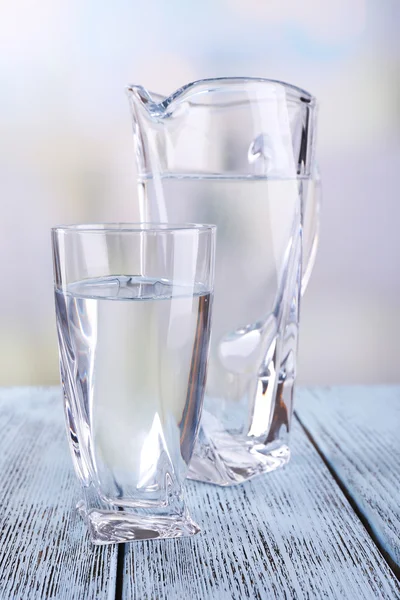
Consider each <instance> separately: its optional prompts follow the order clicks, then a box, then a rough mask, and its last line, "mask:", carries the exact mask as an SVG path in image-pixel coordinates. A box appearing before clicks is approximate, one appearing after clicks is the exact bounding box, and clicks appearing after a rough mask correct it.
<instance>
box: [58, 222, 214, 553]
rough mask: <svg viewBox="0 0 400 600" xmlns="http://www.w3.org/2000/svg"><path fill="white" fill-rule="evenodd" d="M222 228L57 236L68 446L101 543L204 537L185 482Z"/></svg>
mask: <svg viewBox="0 0 400 600" xmlns="http://www.w3.org/2000/svg"><path fill="white" fill-rule="evenodd" d="M215 234H216V228H215V226H213V225H192V224H189V225H184V224H180V225H173V224H148V223H140V224H100V225H73V226H67V227H56V228H54V229H53V230H52V245H53V263H54V283H55V305H56V317H57V332H58V343H59V354H60V371H61V381H62V386H63V391H64V407H65V417H66V424H67V433H68V441H69V445H70V449H71V453H72V457H73V462H74V466H75V470H76V473H77V475H78V478H79V480H80V482H81V484H82V489H83V499H82V501H81V502H80V503H79V505H78V508H79V510H80V512H81V514H82V516H83V517H84V518H85V520H86V521H87V524H88V527H89V531H90V535H91V538H92V541H93V542H94V543H96V544H106V543H114V542H125V541H130V540H138V539H150V538H174V537H181V536H185V535H193V534H196V533H198V532H199V528H198V526H197V525H196V523H194V522H193V520H192V519H191V517H190V515H189V514H188V511H187V508H186V506H185V502H184V497H183V491H182V485H183V482H184V480H185V477H186V474H187V470H188V464H189V461H190V459H191V456H192V452H193V447H194V443H195V440H196V436H197V431H198V428H199V422H200V416H201V409H202V403H203V395H204V387H205V379H206V368H207V359H208V347H209V337H210V318H211V306H212V297H213V278H214V249H215Z"/></svg>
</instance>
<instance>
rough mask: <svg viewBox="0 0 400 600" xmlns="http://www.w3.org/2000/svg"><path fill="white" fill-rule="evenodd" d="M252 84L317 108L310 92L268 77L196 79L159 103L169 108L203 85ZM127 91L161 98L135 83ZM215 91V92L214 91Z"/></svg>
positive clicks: (126, 88)
mask: <svg viewBox="0 0 400 600" xmlns="http://www.w3.org/2000/svg"><path fill="white" fill-rule="evenodd" d="M239 83H242V84H252V83H262V84H269V85H279V86H282V87H283V88H284V89H285V90H286V91H287V92H288V93H289V95H290V96H291V97H293V98H295V99H296V101H298V102H300V103H301V102H302V103H305V104H309V105H310V106H313V107H314V106H316V104H317V101H316V97H315V96H314V95H313V94H311V93H310V92H308V91H307V90H305V89H304V88H301V87H299V86H297V85H294V84H292V83H289V82H287V81H282V80H280V79H269V78H267V77H246V76H236V77H208V78H204V79H196V80H194V81H190V82H189V83H186V84H185V85H183V86H182V87H180V88H178V89H177V90H176V91H175V92H172V94H170V95H169V96H163V95H161V96H162V100H161V102H160V103H159V106H164V107H168V106H169V105H170V104H171V103H172V102H173V101H174V100H176V99H178V98H181V97H184V96H185V95H186V92H188V91H189V90H192V89H193V88H195V87H197V86H201V85H207V86H218V85H220V86H224V85H229V84H239ZM125 90H126V92H127V93H128V94H129V93H131V92H134V91H135V90H141V91H142V92H144V94H145V96H146V97H147V96H149V99H150V100H151V101H153V100H152V96H153V95H154V96H160V94H153V93H152V92H149V91H148V90H146V89H145V88H144V87H143V86H141V85H136V84H134V83H129V84H128V85H127V86H125ZM212 91H215V90H212ZM155 104H157V102H155Z"/></svg>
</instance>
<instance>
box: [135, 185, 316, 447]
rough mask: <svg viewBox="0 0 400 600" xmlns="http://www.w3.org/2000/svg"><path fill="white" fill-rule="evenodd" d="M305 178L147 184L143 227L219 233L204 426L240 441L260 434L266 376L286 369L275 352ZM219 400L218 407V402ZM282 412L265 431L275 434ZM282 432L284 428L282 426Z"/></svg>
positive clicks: (265, 422) (265, 418) (143, 193)
mask: <svg viewBox="0 0 400 600" xmlns="http://www.w3.org/2000/svg"><path fill="white" fill-rule="evenodd" d="M303 183H304V182H302V180H301V179H286V180H282V179H280V180H278V179H277V180H273V179H266V178H257V177H232V178H229V177H207V176H206V177H198V176H194V175H193V176H190V175H189V176H188V175H169V176H167V177H163V178H161V179H159V180H153V179H152V178H142V179H141V181H140V187H139V190H140V206H141V218H142V219H143V220H155V219H156V220H157V219H159V220H160V221H170V222H181V221H182V222H187V221H189V222H198V223H214V224H216V225H217V227H218V231H217V249H216V271H215V297H214V309H213V310H214V313H213V331H212V337H211V346H210V362H209V368H208V378H207V386H206V396H205V406H204V408H205V411H204V416H203V423H204V424H207V428H208V429H215V430H217V429H218V427H219V426H221V424H223V426H222V427H221V429H222V428H223V429H224V430H225V431H228V432H229V433H231V434H232V435H234V436H237V435H239V436H241V435H245V436H247V435H254V434H255V431H254V427H253V431H252V430H251V428H252V426H251V423H250V421H251V419H253V418H254V410H250V411H249V406H250V407H251V404H252V403H254V401H255V400H254V398H255V395H256V389H257V385H258V381H259V380H258V377H259V375H260V372H263V373H266V372H268V370H274V369H275V370H276V369H279V365H274V364H273V362H274V361H276V360H277V353H276V351H275V345H276V341H277V339H278V338H279V337H280V336H281V334H282V327H283V323H282V306H283V304H284V303H285V302H286V301H287V299H285V298H284V295H285V289H284V288H285V285H286V277H287V266H288V265H287V262H288V256H289V255H290V249H291V245H292V244H293V240H294V239H295V238H296V234H297V229H296V227H299V212H300V208H299V207H300V201H301V193H302V186H303ZM216 399H217V400H218V401H216ZM273 411H274V406H273V404H271V406H270V410H269V415H267V416H266V415H265V414H264V416H263V422H262V423H259V428H258V429H259V431H258V432H257V435H258V434H260V433H261V432H266V431H268V427H269V425H270V422H271V419H272V414H273ZM278 430H279V424H278Z"/></svg>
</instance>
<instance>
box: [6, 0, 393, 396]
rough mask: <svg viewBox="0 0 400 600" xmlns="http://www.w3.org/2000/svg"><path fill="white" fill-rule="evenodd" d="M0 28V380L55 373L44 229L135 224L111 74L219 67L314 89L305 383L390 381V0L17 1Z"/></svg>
mask: <svg viewBox="0 0 400 600" xmlns="http://www.w3.org/2000/svg"><path fill="white" fill-rule="evenodd" d="M0 40H1V48H2V51H1V53H0V81H1V86H0V89H1V92H0V139H1V146H0V202H1V206H0V208H1V213H0V214H1V219H0V257H1V261H0V278H1V279H0V280H1V295H0V384H3V385H5V384H10V385H14V384H48V383H55V382H57V381H58V366H57V362H58V356H57V346H56V333H55V321H54V306H53V297H52V265H51V253H50V236H49V229H50V227H51V226H52V225H56V224H60V223H67V222H78V221H81V222H82V221H101V220H111V221H116V220H133V219H135V218H137V205H136V190H135V172H134V153H133V142H132V134H131V123H130V115H129V110H128V103H127V99H126V97H125V94H124V86H125V85H126V84H127V83H129V82H134V83H142V84H143V85H145V86H146V87H149V88H150V89H152V90H155V91H160V92H165V93H166V94H169V93H170V92H172V91H173V90H174V89H176V88H177V87H179V86H180V85H182V84H184V83H187V82H188V81H191V80H194V79H199V78H203V77H213V76H229V75H231V76H233V75H244V76H261V77H269V78H275V79H282V80H284V81H288V82H290V83H294V84H297V85H299V86H301V87H304V88H305V89H307V90H309V91H310V92H312V93H313V94H315V95H316V96H317V98H318V99H319V101H320V122H319V123H320V127H319V136H318V137H319V144H318V152H319V163H320V168H321V172H322V177H323V185H324V206H323V220H322V228H321V243H320V248H319V254H318V258H317V263H316V266H315V270H314V273H313V276H312V279H311V283H310V285H309V288H308V290H307V294H306V296H305V298H304V301H303V307H302V311H303V312H302V325H301V341H300V365H299V380H300V382H301V383H307V384H321V383H322V384H330V383H358V382H364V383H373V382H388V383H389V382H396V381H397V382H399V381H400V357H399V352H398V347H399V341H398V340H399V339H400V301H399V295H400V233H399V223H400V197H399V184H398V179H397V176H398V175H399V176H400V2H399V0H379V2H377V1H376V0H335V1H334V2H333V1H332V0H329V1H328V0H325V1H324V0H319V1H318V0H302V1H301V2H299V0H286V1H282V0H203V1H202V2H194V1H190V0H169V1H168V2H165V0H149V1H148V2H144V1H142V0H140V1H138V0H136V1H133V2H132V0H129V1H128V0H116V1H115V2H107V1H105V0H69V1H68V2H53V1H52V0H42V1H41V2H35V3H34V2H32V0H30V1H28V0H15V1H14V2H8V3H3V4H2V6H1V9H0Z"/></svg>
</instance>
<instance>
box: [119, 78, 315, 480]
mask: <svg viewBox="0 0 400 600" xmlns="http://www.w3.org/2000/svg"><path fill="white" fill-rule="evenodd" d="M128 96H129V99H130V105H131V109H132V115H133V124H134V140H135V148H136V159H137V166H138V175H139V201H140V211H141V218H143V219H146V220H147V219H151V220H162V221H181V220H183V221H184V220H187V219H189V220H193V219H194V220H200V221H203V222H211V223H215V224H216V225H217V226H218V240H217V251H216V279H215V302H214V316H213V331H212V338H211V351H210V363H209V370H208V373H209V374H208V379H207V387H206V394H205V401H204V411H203V417H202V422H201V429H200V434H199V438H198V442H197V444H196V447H195V451H194V455H193V459H192V462H191V466H190V472H189V476H190V477H191V478H193V479H197V480H200V481H205V482H211V483H215V484H219V485H232V484H236V483H241V482H243V481H245V480H247V479H249V478H251V477H253V476H254V475H257V474H259V473H264V472H268V471H271V470H274V469H276V468H278V467H280V466H282V465H284V464H285V463H286V462H287V461H288V460H289V456H290V451H289V442H288V440H289V431H290V426H291V418H292V412H293V384H294V381H295V376H296V355H297V338H298V322H299V300H300V287H301V286H302V287H303V289H304V288H305V286H306V284H307V281H308V278H309V275H310V272H311V269H312V265H313V261H314V257H315V252H316V242H317V229H318V227H317V224H318V204H319V189H320V186H319V177H318V174H317V171H316V166H315V156H314V155H315V120H316V102H315V99H314V98H313V97H312V96H311V95H310V94H309V93H307V92H305V91H304V90H301V89H299V88H297V87H295V86H292V85H288V84H284V83H281V82H276V81H270V80H265V79H247V78H229V79H224V78H223V79H210V80H203V81H197V82H194V83H190V84H188V85H186V86H184V87H182V88H181V89H179V90H178V91H176V92H175V93H173V94H172V95H171V96H169V97H167V98H164V97H162V96H160V95H159V94H150V93H149V92H147V91H146V90H145V89H144V88H142V87H141V86H135V85H131V86H129V87H128ZM302 253H303V256H304V258H305V262H306V264H305V265H304V269H303V270H304V275H305V276H304V279H302V277H301V274H302V266H303V265H302V258H301V257H302Z"/></svg>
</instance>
